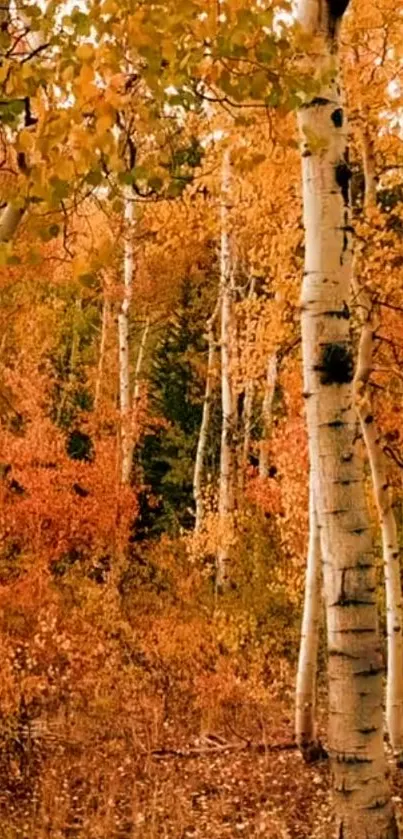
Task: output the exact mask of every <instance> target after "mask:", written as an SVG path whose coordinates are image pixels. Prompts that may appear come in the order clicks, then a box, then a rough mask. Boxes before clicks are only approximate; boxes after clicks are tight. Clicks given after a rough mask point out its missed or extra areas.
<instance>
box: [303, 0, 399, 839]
mask: <svg viewBox="0 0 403 839" xmlns="http://www.w3.org/2000/svg"><path fill="white" fill-rule="evenodd" d="M347 4H348V0H347V2H346V0H300V2H299V20H300V23H301V25H302V27H303V29H304V30H305V32H306V34H308V35H310V36H312V40H313V41H314V42H315V44H314V54H315V63H316V68H315V69H316V72H317V77H318V78H322V79H323V81H322V85H321V88H320V90H319V91H318V92H317V93H316V95H315V96H314V97H313V98H312V99H311V100H309V101H306V103H305V104H304V105H303V106H302V107H301V108H300V110H299V114H298V122H299V129H300V135H301V154H302V175H303V203H304V226H305V271H304V282H303V287H302V298H301V309H302V312H301V326H302V350H303V372H304V395H305V401H306V416H307V426H308V438H309V455H310V468H311V474H312V480H313V486H314V488H315V506H316V514H317V517H318V525H319V528H320V538H321V553H322V560H323V577H324V593H325V603H326V622H327V636H328V651H329V738H328V740H329V750H330V758H331V766H332V779H333V793H334V815H335V828H336V830H335V835H336V837H337V839H396V837H397V826H396V821H395V818H394V814H393V808H392V802H391V796H390V790H389V787H388V784H387V781H386V762H385V757H384V749H383V719H382V672H383V666H382V655H381V649H380V641H379V634H378V620H377V607H376V574H375V562H374V553H373V545H372V538H371V531H370V527H369V521H368V513H367V509H366V501H365V491H364V473H363V461H362V457H361V456H360V455H359V454H358V452H357V451H356V449H355V409H354V394H353V359H352V351H351V335H350V322H349V321H350V296H351V282H352V260H351V226H350V207H349V179H350V169H349V166H348V149H347V126H346V119H345V114H344V109H343V106H342V101H341V93H340V79H339V74H338V67H337V44H338V35H339V28H340V23H341V19H342V17H343V14H344V12H345V10H346V7H347Z"/></svg>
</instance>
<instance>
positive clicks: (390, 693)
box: [354, 129, 403, 763]
mask: <svg viewBox="0 0 403 839" xmlns="http://www.w3.org/2000/svg"><path fill="white" fill-rule="evenodd" d="M361 146H362V157H363V164H364V173H365V193H364V208H365V210H368V209H370V208H371V207H374V206H375V203H376V171H375V156H374V147H373V141H372V138H371V135H370V132H369V130H368V129H365V130H363V131H362V132H361ZM354 292H355V296H356V299H357V301H358V308H359V312H360V315H361V335H360V341H359V346H358V355H357V370H356V375H355V396H356V407H357V411H358V416H359V420H360V426H361V432H362V436H363V438H364V441H365V445H366V449H367V453H368V460H369V464H370V468H371V475H372V484H373V490H374V496H375V502H376V506H377V509H378V513H379V521H380V526H381V534H382V553H383V565H384V573H385V589H386V629H387V650H388V652H387V679H386V723H387V728H388V733H389V738H390V742H391V745H392V748H393V751H394V753H395V756H396V758H397V760H398V762H399V763H402V761H403V598H402V585H401V580H400V550H399V539H398V532H397V525H396V519H395V515H394V512H393V507H392V497H391V492H390V487H389V482H388V477H387V465H386V458H385V454H384V452H383V450H382V447H381V445H380V437H379V432H378V429H377V427H376V423H375V418H374V411H373V407H372V404H371V394H370V390H369V380H370V376H371V372H372V370H373V366H374V365H373V357H374V350H375V342H374V336H375V328H376V324H375V322H374V312H373V306H372V301H371V299H370V297H369V295H368V293H367V292H366V291H365V289H363V288H359V287H358V283H357V281H356V278H354Z"/></svg>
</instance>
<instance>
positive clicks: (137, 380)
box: [132, 318, 150, 455]
mask: <svg viewBox="0 0 403 839" xmlns="http://www.w3.org/2000/svg"><path fill="white" fill-rule="evenodd" d="M149 330H150V318H147V319H146V322H145V324H144V326H143V330H142V333H141V338H140V346H139V350H138V353H137V361H136V367H135V371H134V387H133V423H132V455H133V452H134V447H135V445H136V436H137V435H136V432H137V429H138V421H139V408H140V399H141V374H142V371H143V364H144V356H145V351H146V346H147V338H148V333H149Z"/></svg>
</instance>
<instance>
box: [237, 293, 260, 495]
mask: <svg viewBox="0 0 403 839" xmlns="http://www.w3.org/2000/svg"><path fill="white" fill-rule="evenodd" d="M255 286H256V279H255V277H252V280H251V284H250V288H249V293H248V300H249V301H251V300H253V298H254V296H255ZM246 318H247V319H246V336H245V337H246V349H245V350H244V352H246V354H247V358H248V357H249V355H248V354H249V348H250V344H251V338H252V336H251V328H252V323H251V316H250V310H249V309H248V311H247V316H246ZM254 395H255V383H254V381H253V378H252V377H251V375H250V374H249V373H248V374H247V377H246V383H245V399H244V403H243V412H242V414H243V416H242V419H243V446H242V462H241V468H240V479H239V489H240V490H241V491H242V489H243V487H244V485H245V477H246V471H247V468H248V464H249V452H250V444H251V435H252V415H253V400H254Z"/></svg>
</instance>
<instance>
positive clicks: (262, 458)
mask: <svg viewBox="0 0 403 839" xmlns="http://www.w3.org/2000/svg"><path fill="white" fill-rule="evenodd" d="M276 380H277V354H276V353H275V352H274V353H273V354H272V355H270V356H269V360H268V363H267V374H266V383H265V389H264V395H263V404H262V419H263V439H262V440H261V443H260V454H259V475H260V477H261V478H268V476H269V439H270V432H271V424H272V416H273V399H274V391H275V388H276Z"/></svg>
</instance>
